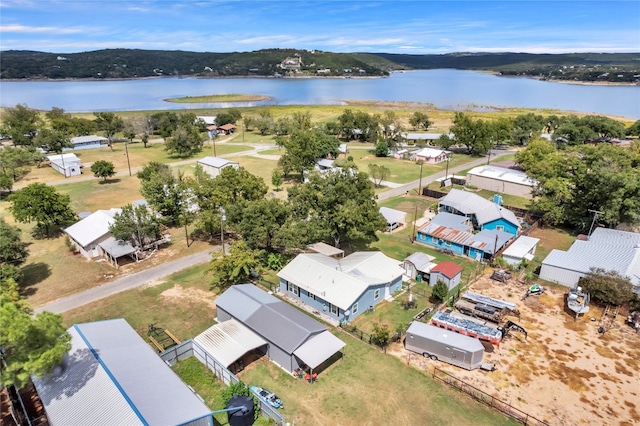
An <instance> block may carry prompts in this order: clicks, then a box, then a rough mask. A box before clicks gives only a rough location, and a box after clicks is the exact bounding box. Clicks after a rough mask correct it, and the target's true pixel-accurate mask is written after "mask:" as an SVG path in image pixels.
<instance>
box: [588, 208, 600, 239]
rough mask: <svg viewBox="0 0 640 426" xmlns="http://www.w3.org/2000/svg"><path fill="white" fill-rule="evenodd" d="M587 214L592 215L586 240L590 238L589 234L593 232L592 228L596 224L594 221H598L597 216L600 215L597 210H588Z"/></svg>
mask: <svg viewBox="0 0 640 426" xmlns="http://www.w3.org/2000/svg"><path fill="white" fill-rule="evenodd" d="M588 211H589V213H593V220H592V221H591V227H589V233H588V234H587V239H589V238H591V232H592V231H593V226H594V225H595V224H596V220H598V215H600V214H602V212H601V211H599V210H591V209H589V210H588Z"/></svg>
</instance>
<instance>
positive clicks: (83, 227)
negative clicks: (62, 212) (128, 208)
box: [63, 208, 122, 259]
mask: <svg viewBox="0 0 640 426" xmlns="http://www.w3.org/2000/svg"><path fill="white" fill-rule="evenodd" d="M121 212H122V209H117V208H113V209H109V210H97V211H96V212H94V213H92V214H90V215H89V216H87V217H85V218H84V219H82V220H81V221H79V222H76V223H74V224H73V225H71V226H70V227H68V228H66V229H64V231H63V232H64V233H65V234H67V235H68V236H69V240H70V241H71V242H72V243H73V245H74V246H75V247H76V249H78V251H79V252H80V254H82V255H83V256H84V257H86V258H87V259H92V258H94V257H98V256H102V254H103V251H102V250H101V249H100V247H99V245H100V243H102V242H105V241H107V240H108V239H109V238H111V232H110V231H109V227H110V226H111V225H112V224H113V222H114V217H115V215H116V214H118V213H121Z"/></svg>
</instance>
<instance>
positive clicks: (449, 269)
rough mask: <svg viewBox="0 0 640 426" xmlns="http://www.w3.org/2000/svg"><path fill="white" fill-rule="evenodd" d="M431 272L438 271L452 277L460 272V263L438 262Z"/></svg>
mask: <svg viewBox="0 0 640 426" xmlns="http://www.w3.org/2000/svg"><path fill="white" fill-rule="evenodd" d="M431 272H440V273H441V274H443V275H444V276H445V277H447V278H449V279H452V278H453V277H455V276H456V275H458V274H459V273H461V272H462V268H461V267H460V265H458V264H456V263H453V262H440V263H438V264H437V265H436V266H435V268H433V269H432V270H431Z"/></svg>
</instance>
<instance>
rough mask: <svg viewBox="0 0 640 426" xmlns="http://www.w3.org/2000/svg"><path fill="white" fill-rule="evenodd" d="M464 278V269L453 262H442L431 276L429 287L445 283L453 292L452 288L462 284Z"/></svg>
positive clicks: (432, 271)
mask: <svg viewBox="0 0 640 426" xmlns="http://www.w3.org/2000/svg"><path fill="white" fill-rule="evenodd" d="M461 278H462V268H461V267H460V266H459V265H457V264H455V263H453V262H441V263H438V264H437V265H436V266H435V267H434V268H433V269H431V273H430V275H429V285H430V286H434V285H436V284H437V283H438V281H444V283H445V284H446V285H447V287H448V288H449V291H451V289H452V288H454V287H455V286H457V285H458V284H460V279H461Z"/></svg>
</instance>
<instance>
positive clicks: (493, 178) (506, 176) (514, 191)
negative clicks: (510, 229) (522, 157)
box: [467, 165, 536, 198]
mask: <svg viewBox="0 0 640 426" xmlns="http://www.w3.org/2000/svg"><path fill="white" fill-rule="evenodd" d="M535 184H536V181H535V180H533V179H531V178H530V177H529V176H527V174H526V173H525V172H523V171H520V170H515V169H507V168H504V167H496V166H491V165H488V166H487V165H485V166H478V167H474V168H473V169H471V170H469V171H468V172H467V185H473V186H475V187H476V188H480V189H486V190H489V191H493V192H496V193H498V194H510V195H517V196H518V197H526V198H531V191H532V190H533V187H534V186H535Z"/></svg>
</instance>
